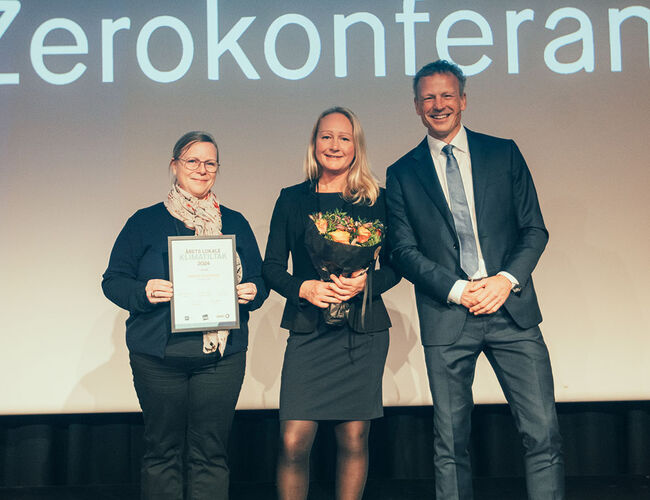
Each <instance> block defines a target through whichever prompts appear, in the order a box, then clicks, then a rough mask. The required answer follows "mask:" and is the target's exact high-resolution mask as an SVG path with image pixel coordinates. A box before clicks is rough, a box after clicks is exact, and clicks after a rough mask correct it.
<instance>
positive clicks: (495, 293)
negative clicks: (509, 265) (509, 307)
mask: <svg viewBox="0 0 650 500" xmlns="http://www.w3.org/2000/svg"><path fill="white" fill-rule="evenodd" d="M510 290H512V282H511V281H510V280H509V279H508V278H506V277H505V276H502V275H501V274H497V275H495V276H490V277H489V278H483V279H481V280H478V281H470V282H469V283H467V285H466V286H465V290H463V294H462V295H461V297H460V303H461V304H462V305H463V306H465V307H466V308H467V309H469V312H470V313H472V314H474V315H479V314H492V313H495V312H497V311H498V310H499V308H500V307H501V306H502V305H503V303H504V302H505V301H506V299H507V298H508V295H510Z"/></svg>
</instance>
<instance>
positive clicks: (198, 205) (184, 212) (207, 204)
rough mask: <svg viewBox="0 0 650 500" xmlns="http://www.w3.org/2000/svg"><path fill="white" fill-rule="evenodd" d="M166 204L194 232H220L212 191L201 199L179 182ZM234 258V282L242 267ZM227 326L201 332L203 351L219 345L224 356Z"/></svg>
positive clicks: (239, 276) (209, 234)
mask: <svg viewBox="0 0 650 500" xmlns="http://www.w3.org/2000/svg"><path fill="white" fill-rule="evenodd" d="M165 208H167V211H168V212H169V213H170V214H172V216H173V217H175V218H176V219H178V220H180V221H181V222H182V223H183V224H185V227H187V228H189V229H194V231H195V232H196V235H197V236H215V235H220V234H222V233H221V208H220V207H219V202H218V201H217V197H216V196H215V195H214V193H213V192H212V191H210V193H209V194H208V195H207V196H206V197H205V198H203V199H201V200H200V199H198V198H197V197H195V196H192V195H191V194H190V193H188V192H187V191H185V190H183V189H181V188H180V187H179V185H178V184H174V186H173V187H172V188H171V190H170V191H169V195H168V196H167V200H166V201H165ZM235 257H236V259H237V262H236V265H237V284H239V283H241V280H242V267H241V260H240V258H239V254H238V253H236V252H235ZM229 333H230V330H212V331H209V332H203V352H204V353H205V354H210V353H213V352H215V351H216V350H217V349H219V352H220V353H221V355H222V356H223V353H224V351H225V350H226V342H227V341H228V334H229Z"/></svg>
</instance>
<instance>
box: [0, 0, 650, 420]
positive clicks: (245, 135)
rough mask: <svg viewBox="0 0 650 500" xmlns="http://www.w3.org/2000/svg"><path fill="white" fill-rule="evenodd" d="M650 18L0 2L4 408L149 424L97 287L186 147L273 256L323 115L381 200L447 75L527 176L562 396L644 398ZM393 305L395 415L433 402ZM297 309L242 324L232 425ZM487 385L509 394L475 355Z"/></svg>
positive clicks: (269, 404)
mask: <svg viewBox="0 0 650 500" xmlns="http://www.w3.org/2000/svg"><path fill="white" fill-rule="evenodd" d="M649 22H650V9H649V8H648V4H647V3H646V4H645V5H641V4H635V3H629V2H626V1H622V0H589V1H586V0H576V1H573V2H568V1H566V0H559V1H558V0H552V1H549V2H543V3H540V2H532V1H530V0H522V1H519V0H510V1H507V0H494V1H490V2H479V1H439V0H394V1H389V0H385V1H381V2H377V1H370V0H347V1H338V0H332V1H328V2H315V1H311V0H301V1H285V0H282V1H276V2H258V1H247V0H237V1H234V0H232V1H226V0H220V1H219V0H201V1H198V0H197V1H186V2H178V1H172V0H164V1H161V0H158V1H142V2H132V1H126V0H111V1H100V0H91V1H88V0H84V1H82V0H60V1H45V0H40V1H39V0H32V1H23V2H20V1H15V0H14V1H11V0H4V1H0V103H1V104H0V105H1V110H2V111H1V115H0V116H1V118H0V144H1V151H2V162H1V165H2V166H1V168H2V181H1V182H0V204H1V205H0V206H1V215H0V231H1V233H2V235H3V236H2V245H1V247H0V263H1V264H0V265H1V266H2V284H1V285H0V304H1V307H2V323H3V324H2V333H1V334H0V370H1V374H2V379H3V384H2V387H3V389H2V393H1V394H2V397H0V413H4V414H17V413H76V412H116V411H117V412H121V411H138V410H139V407H138V404H137V400H136V397H135V393H134V391H133V388H132V380H131V373H130V368H129V364H128V354H127V350H126V347H125V342H124V321H125V319H126V317H127V314H126V312H125V311H123V310H120V309H118V308H117V307H116V306H115V305H113V304H112V303H110V302H109V301H108V300H107V299H105V298H104V296H103V295H102V292H101V289H100V280H101V275H102V273H103V272H104V270H105V268H106V264H107V261H108V256H109V253H110V250H111V247H112V245H113V242H114V240H115V237H116V236H117V234H118V232H119V231H120V229H121V227H122V226H123V224H124V223H125V221H126V220H127V218H128V217H129V216H130V215H131V214H132V213H133V212H134V211H136V210H137V209H139V208H142V207H145V206H148V205H151V204H154V203H157V202H159V201H162V200H163V199H164V197H165V196H166V194H167V191H168V190H169V187H170V176H169V172H168V165H169V159H170V155H171V148H172V146H173V144H174V142H175V141H176V139H178V137H180V136H181V135H182V134H183V133H185V132H186V131H189V130H196V129H204V130H207V131H210V132H212V133H213V134H214V135H215V136H216V138H217V140H218V142H219V144H220V146H221V163H222V165H221V172H220V174H219V175H218V177H217V182H216V184H215V189H214V190H215V192H216V194H217V196H218V197H219V199H220V200H221V202H222V203H224V204H225V205H227V206H229V207H231V208H233V209H236V210H239V211H241V212H243V213H244V215H245V216H246V217H247V218H248V220H249V221H250V223H251V226H252V227H253V230H254V232H255V235H256V237H257V239H258V243H259V245H260V248H261V250H262V252H263V251H264V247H265V244H266V238H267V235H268V226H269V220H270V214H271V210H272V208H273V205H274V202H275V200H276V198H277V196H278V193H279V191H280V189H281V188H282V187H284V186H288V185H292V184H295V183H297V182H300V181H301V180H302V179H303V174H302V171H301V165H302V158H303V155H304V151H305V149H306V146H307V141H308V136H309V133H310V130H311V127H312V126H313V123H314V120H315V119H316V117H317V115H318V114H319V113H320V112H321V111H322V110H323V109H325V108H327V107H330V106H332V105H343V106H348V107H350V108H351V109H353V110H354V111H355V112H356V113H357V114H358V116H359V118H360V120H361V122H362V124H363V126H364V129H365V132H366V136H367V142H368V149H369V154H370V159H371V162H372V167H373V171H374V173H375V175H376V176H377V178H378V179H379V180H380V181H381V182H382V183H383V182H384V180H385V171H386V167H387V166H388V165H390V164H391V163H392V162H393V161H395V160H396V159H397V158H399V157H400V156H401V155H402V154H404V153H405V152H407V151H408V150H410V149H411V148H412V147H414V146H415V145H416V144H417V143H418V142H419V141H420V140H421V139H422V138H423V137H424V135H425V129H424V128H423V127H422V125H421V123H420V121H419V119H418V117H417V116H416V114H415V112H414V108H413V100H412V91H411V79H412V75H413V74H414V73H415V71H416V70H417V68H419V67H420V66H422V65H423V64H426V63H427V62H430V61H432V60H435V59H438V58H445V59H450V60H452V61H454V62H456V63H458V64H459V65H461V67H463V68H464V70H465V71H466V73H467V74H468V75H469V77H468V85H467V103H468V104H467V111H466V112H465V113H464V116H463V120H464V123H465V124H466V125H467V126H468V127H469V128H471V129H473V130H476V131H480V132H485V133H489V134H492V135H497V136H501V137H507V138H514V139H515V140H516V141H517V143H518V145H519V147H520V149H521V151H522V152H523V154H524V156H525V157H526V159H527V162H528V165H529V167H530V169H531V172H532V174H533V177H534V179H535V183H536V186H537V189H538V192H539V197H540V203H541V206H542V210H543V213H544V216H545V220H546V223H547V226H548V228H549V232H550V242H549V245H548V247H547V249H546V252H545V253H544V255H543V256H542V259H541V261H540V263H539V265H538V267H537V269H536V270H535V273H534V278H535V280H536V287H537V289H538V295H539V298H540V303H541V308H542V312H543V315H544V322H543V323H542V331H543V333H544V336H545V338H546V341H547V344H548V346H549V350H550V353H551V358H552V362H553V368H554V374H555V380H556V395H557V399H558V401H600V400H638V399H648V398H649V397H650V368H648V367H649V366H650V335H648V333H649V331H648V319H647V313H646V312H644V311H647V309H646V307H647V304H648V302H650V292H649V289H648V287H647V286H646V283H647V282H648V280H650V266H649V265H648V256H649V255H650V224H648V220H649V217H648V216H649V215H650V214H649V210H648V207H649V203H648V195H647V190H648V186H649V185H650V183H649V181H650V173H649V172H650V169H649V168H648V167H649V166H650V164H649V162H648V154H647V145H648V137H649V136H648V115H649V114H650V62H649V61H650V55H649V49H648V34H649V30H650V28H649ZM385 301H386V304H387V307H388V309H389V313H390V315H391V318H392V322H393V327H392V329H391V331H390V336H391V340H390V342H391V346H390V351H389V356H388V361H387V365H386V370H385V376H384V402H385V404H386V405H423V404H430V402H431V399H430V395H429V391H428V384H427V381H426V374H425V370H424V358H423V353H422V348H421V346H420V339H419V333H418V324H417V312H416V309H415V303H414V297H413V289H412V286H411V285H410V284H409V283H407V282H405V281H403V282H402V283H400V285H398V286H397V287H396V288H394V289H393V290H391V291H390V292H388V293H387V294H386V295H385ZM283 304H284V299H282V298H281V297H280V296H279V295H277V294H276V293H272V294H271V296H270V297H269V299H268V300H267V302H266V303H265V305H264V306H263V307H262V309H261V310H259V311H257V312H255V313H254V314H253V315H252V320H251V323H250V327H251V337H250V344H249V351H248V365H247V374H246V379H245V383H244V388H243V391H242V394H241V397H240V400H239V408H241V409H247V408H275V407H277V403H278V392H279V385H280V370H281V366H282V356H283V352H284V346H285V343H286V338H287V332H286V331H284V330H282V329H280V327H279V324H280V316H281V312H282V308H283ZM474 389H475V399H476V402H477V403H493V402H501V401H504V399H503V395H502V392H501V390H500V388H499V386H498V383H497V382H496V379H495V377H494V375H493V373H492V371H491V369H490V367H489V365H488V363H487V362H486V360H485V359H484V358H481V359H480V360H479V366H478V370H477V375H476V382H475V387H474Z"/></svg>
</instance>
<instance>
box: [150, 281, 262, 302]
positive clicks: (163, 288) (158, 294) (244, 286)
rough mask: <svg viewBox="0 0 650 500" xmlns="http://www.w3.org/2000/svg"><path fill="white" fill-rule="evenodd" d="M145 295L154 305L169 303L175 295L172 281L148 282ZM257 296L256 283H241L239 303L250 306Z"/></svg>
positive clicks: (238, 296)
mask: <svg viewBox="0 0 650 500" xmlns="http://www.w3.org/2000/svg"><path fill="white" fill-rule="evenodd" d="M144 293H145V294H146V295H147V299H148V300H149V302H151V303H152V304H158V303H160V302H169V301H170V300H172V297H173V295H174V287H173V285H172V282H171V281H167V280H159V279H153V280H149V281H147V284H146V286H145V287H144ZM256 295H257V287H256V286H255V283H240V284H239V285H237V302H238V303H240V304H248V303H249V302H250V301H251V300H253V299H254V298H255V296H256Z"/></svg>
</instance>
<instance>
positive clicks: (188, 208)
mask: <svg viewBox="0 0 650 500" xmlns="http://www.w3.org/2000/svg"><path fill="white" fill-rule="evenodd" d="M218 168H219V148H218V146H217V143H216V142H215V140H214V138H213V137H212V136H211V135H210V134H208V133H206V132H188V133H187V134H185V135H184V136H183V137H181V138H180V139H179V140H178V141H177V142H176V145H175V146H174V149H173V152H172V159H171V162H170V169H171V172H172V173H173V175H174V177H175V182H174V185H173V186H172V188H171V190H170V191H169V194H168V196H167V199H166V200H165V201H164V202H161V203H157V204H156V205H153V206H150V207H147V208H143V209H141V210H138V211H137V212H136V213H135V214H134V215H133V216H132V217H131V218H130V219H129V220H128V221H127V223H126V225H125V226H124V228H123V229H122V231H121V232H120V234H119V236H118V237H117V240H116V241H115V245H114V246H113V250H112V252H111V256H110V260H109V263H108V268H107V269H106V272H105V273H104V278H103V281H102V288H103V290H104V294H105V295H106V297H108V298H109V299H110V300H111V301H113V302H114V303H115V304H117V305H118V306H120V307H122V308H124V309H126V310H127V311H129V313H130V316H129V318H128V319H127V321H126V343H127V346H128V349H129V359H130V362H131V369H132V372H133V383H134V385H135V390H136V393H137V395H138V400H139V402H140V406H141V408H142V414H143V417H144V444H145V450H144V457H143V462H142V469H141V489H142V498H144V499H152V498H165V499H179V500H181V499H183V498H187V499H199V498H210V499H227V498H228V484H229V479H228V473H229V470H228V464H227V456H226V447H227V441H228V433H229V431H230V425H231V423H232V418H233V415H234V411H235V404H236V402H237V399H238V397H239V391H240V389H241V385H242V381H243V378H244V370H245V364H246V348H247V344H248V318H249V313H250V312H251V311H253V310H255V309H257V308H259V307H260V306H261V305H262V303H263V302H264V300H265V299H266V297H267V291H266V288H265V286H264V282H263V281H262V278H261V269H262V259H261V257H260V252H259V249H258V246H257V242H256V241H255V236H254V235H253V232H252V230H251V228H250V226H249V224H248V222H247V221H246V219H245V218H244V217H243V215H241V214H240V213H239V212H235V211H234V210H231V209H229V208H227V207H225V206H223V205H221V204H220V203H219V202H218V201H217V197H216V196H215V194H214V193H213V192H212V187H213V185H214V182H215V177H216V173H217V170H218ZM220 234H234V235H235V236H236V251H237V252H236V268H237V272H236V275H237V285H236V290H237V298H238V302H239V318H240V327H239V329H236V330H214V331H206V332H195V333H182V334H172V333H171V315H170V300H171V298H172V296H173V294H174V290H173V286H172V283H171V282H170V281H169V270H168V249H167V237H168V236H191V235H197V236H202V235H206V236H207V235H220Z"/></svg>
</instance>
